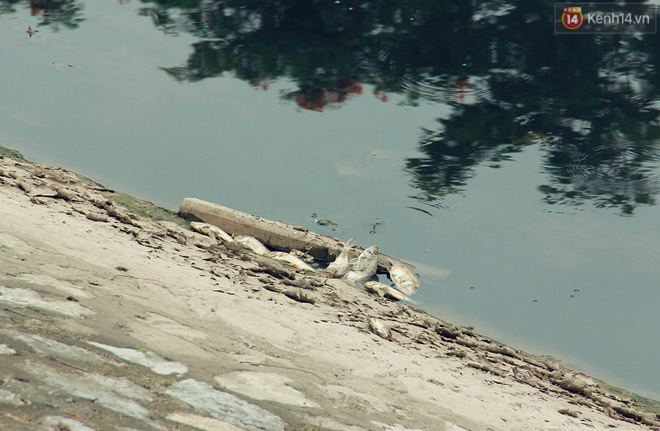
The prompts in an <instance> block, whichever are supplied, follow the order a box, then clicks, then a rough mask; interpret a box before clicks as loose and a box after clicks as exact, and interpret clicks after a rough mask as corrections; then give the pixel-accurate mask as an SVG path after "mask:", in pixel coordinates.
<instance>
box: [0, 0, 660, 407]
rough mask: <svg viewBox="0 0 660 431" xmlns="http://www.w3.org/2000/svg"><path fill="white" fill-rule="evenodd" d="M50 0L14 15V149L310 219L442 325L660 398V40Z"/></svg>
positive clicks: (407, 6)
mask: <svg viewBox="0 0 660 431" xmlns="http://www.w3.org/2000/svg"><path fill="white" fill-rule="evenodd" d="M47 4H48V5H49V6H47V7H46V8H45V9H39V8H36V7H33V8H32V9H30V7H29V4H28V3H27V2H23V1H19V2H6V1H5V2H0V51H1V53H2V54H1V57H0V78H1V79H2V85H0V100H1V102H0V118H2V120H0V124H1V127H0V145H4V146H8V147H11V148H16V149H18V150H19V151H21V152H23V153H24V154H25V156H26V157H28V158H30V159H33V160H36V161H39V162H43V163H47V164H51V165H59V166H63V167H66V168H69V169H73V170H76V171H78V172H81V173H83V174H85V175H87V176H90V177H92V178H94V179H96V180H98V181H100V182H102V183H104V185H106V186H108V187H113V188H116V189H120V190H122V191H127V192H129V193H132V194H135V195H137V196H140V197H142V198H145V199H149V200H152V201H153V202H155V203H157V204H160V205H163V206H166V207H169V208H172V209H176V208H178V205H179V203H180V201H181V200H182V199H183V198H184V197H198V198H201V199H205V200H209V201H213V202H218V203H220V204H223V205H226V206H229V207H233V208H236V209H239V210H242V211H246V212H250V213H254V214H258V215H261V216H264V217H267V218H272V219H281V220H284V221H287V222H290V223H293V224H297V225H302V226H305V227H307V228H310V229H313V230H315V231H317V232H321V233H333V232H332V231H331V230H330V228H329V227H324V226H320V225H317V224H316V223H315V221H314V220H313V219H312V218H311V215H312V214H313V213H316V214H318V217H319V218H322V219H330V220H332V221H333V222H335V223H337V225H338V231H337V232H334V234H336V235H337V236H339V237H340V238H343V239H348V238H349V237H351V236H356V237H357V242H358V244H360V245H363V246H368V245H371V244H378V245H379V248H380V250H381V251H382V252H384V253H387V254H390V255H394V256H399V257H401V258H404V259H406V260H409V261H411V262H414V263H415V264H416V265H417V268H418V270H419V272H420V274H421V276H422V287H421V289H420V292H419V293H418V295H416V297H415V299H416V300H418V301H420V303H421V305H422V307H423V308H425V309H427V310H429V311H431V312H433V313H434V314H436V315H438V316H439V317H441V318H444V319H447V320H450V321H453V322H455V323H457V324H462V325H474V326H476V329H477V331H479V332H481V333H483V334H485V335H489V336H492V337H494V338H497V339H499V340H501V341H503V342H506V343H509V344H512V345H515V346H517V347H521V348H524V349H526V350H528V351H530V352H532V353H536V354H549V355H554V356H557V357H559V358H561V359H563V360H564V361H565V362H566V363H567V364H568V365H570V366H573V367H576V368H578V369H581V370H583V371H585V372H586V373H588V374H591V375H594V376H595V377H598V378H603V379H605V380H607V381H609V382H611V383H613V384H618V385H621V386H624V387H626V388H628V389H632V390H636V391H638V392H640V393H642V394H645V395H649V396H652V397H655V398H660V373H658V372H657V363H658V361H657V358H658V357H660V336H659V335H658V328H660V317H659V313H658V312H657V309H658V305H659V304H660V291H659V290H658V281H659V280H660V265H658V262H660V229H659V228H658V220H659V219H660V217H659V216H660V209H659V208H658V206H657V205H656V201H657V199H658V192H660V181H659V178H658V174H659V172H660V171H659V170H658V157H659V156H660V122H659V119H658V118H659V114H660V112H658V110H659V109H660V103H659V100H658V88H657V86H658V83H659V82H660V79H659V78H660V76H659V75H658V70H660V59H659V57H658V50H659V47H660V44H658V38H657V36H638V37H634V36H628V35H598V36H596V35H583V36H559V35H553V33H552V17H553V16H554V10H553V8H552V5H553V3H546V2H516V3H510V4H509V3H502V2H480V3H479V4H480V5H481V6H478V7H477V6H475V5H472V6H470V3H464V4H463V5H462V6H451V7H449V6H446V5H445V4H444V3H442V4H440V3H435V2H427V3H424V4H423V5H418V4H417V3H415V2H357V1H344V0H341V1H330V2H311V1H302V0H301V1H297V2H296V1H293V2H256V3H253V2H245V1H228V2H211V1H209V2H203V3H198V2H185V4H184V8H183V9H182V8H179V7H177V2H166V1H161V2H148V1H145V2H128V3H126V4H118V3H111V2H81V1H77V2H75V1H63V2H57V3H53V4H52V5H51V4H50V3H47ZM28 26H31V28H33V29H36V30H38V33H35V34H33V35H32V37H30V36H29V35H28V34H27V33H26V30H28ZM374 227H375V229H374ZM373 230H375V233H370V232H371V231H373Z"/></svg>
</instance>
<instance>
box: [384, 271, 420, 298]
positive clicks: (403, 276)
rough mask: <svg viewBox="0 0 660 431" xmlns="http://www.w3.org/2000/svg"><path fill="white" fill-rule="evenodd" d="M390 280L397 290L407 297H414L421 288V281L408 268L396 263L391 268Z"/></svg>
mask: <svg viewBox="0 0 660 431" xmlns="http://www.w3.org/2000/svg"><path fill="white" fill-rule="evenodd" d="M388 271H389V272H390V278H391V279H392V281H393V282H394V285H395V286H396V288H397V289H399V290H400V291H401V292H403V293H404V294H406V295H412V294H414V293H415V292H417V288H419V279H418V278H417V276H416V275H415V274H414V273H413V272H412V271H411V270H410V268H408V267H407V266H405V265H403V264H400V263H395V264H393V265H392V266H390V268H389V270H388Z"/></svg>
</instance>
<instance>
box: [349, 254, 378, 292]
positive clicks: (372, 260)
mask: <svg viewBox="0 0 660 431" xmlns="http://www.w3.org/2000/svg"><path fill="white" fill-rule="evenodd" d="M351 265H352V267H351V270H350V271H348V273H347V274H346V275H345V276H344V279H345V280H347V281H349V282H351V283H354V284H357V283H364V282H365V281H367V280H369V279H370V278H371V277H372V276H373V275H374V274H375V273H376V269H377V268H378V246H377V245H372V246H371V247H369V248H367V249H366V250H364V251H363V252H362V253H360V255H359V256H358V257H357V258H356V259H353V260H352V261H351Z"/></svg>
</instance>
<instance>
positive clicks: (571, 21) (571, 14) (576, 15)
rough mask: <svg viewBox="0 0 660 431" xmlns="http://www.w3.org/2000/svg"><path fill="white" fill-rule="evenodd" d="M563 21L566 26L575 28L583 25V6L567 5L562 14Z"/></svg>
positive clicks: (571, 28)
mask: <svg viewBox="0 0 660 431" xmlns="http://www.w3.org/2000/svg"><path fill="white" fill-rule="evenodd" d="M561 22H563V23H564V27H566V28H568V29H570V30H575V29H576V28H578V27H580V26H581V25H582V8H581V7H565V8H564V14H563V15H562V16H561Z"/></svg>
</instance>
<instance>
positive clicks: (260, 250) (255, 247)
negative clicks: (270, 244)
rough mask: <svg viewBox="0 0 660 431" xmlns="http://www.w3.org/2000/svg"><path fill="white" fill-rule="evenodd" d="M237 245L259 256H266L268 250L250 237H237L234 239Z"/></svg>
mask: <svg viewBox="0 0 660 431" xmlns="http://www.w3.org/2000/svg"><path fill="white" fill-rule="evenodd" d="M234 239H235V240H236V242H237V243H239V244H241V245H243V246H244V247H247V248H249V249H250V250H252V251H253V252H255V253H257V254H258V255H261V256H268V254H269V253H270V250H268V249H267V248H266V246H265V245H263V244H262V243H261V241H259V240H258V239H256V238H255V237H253V236H250V235H237V236H235V237H234Z"/></svg>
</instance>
